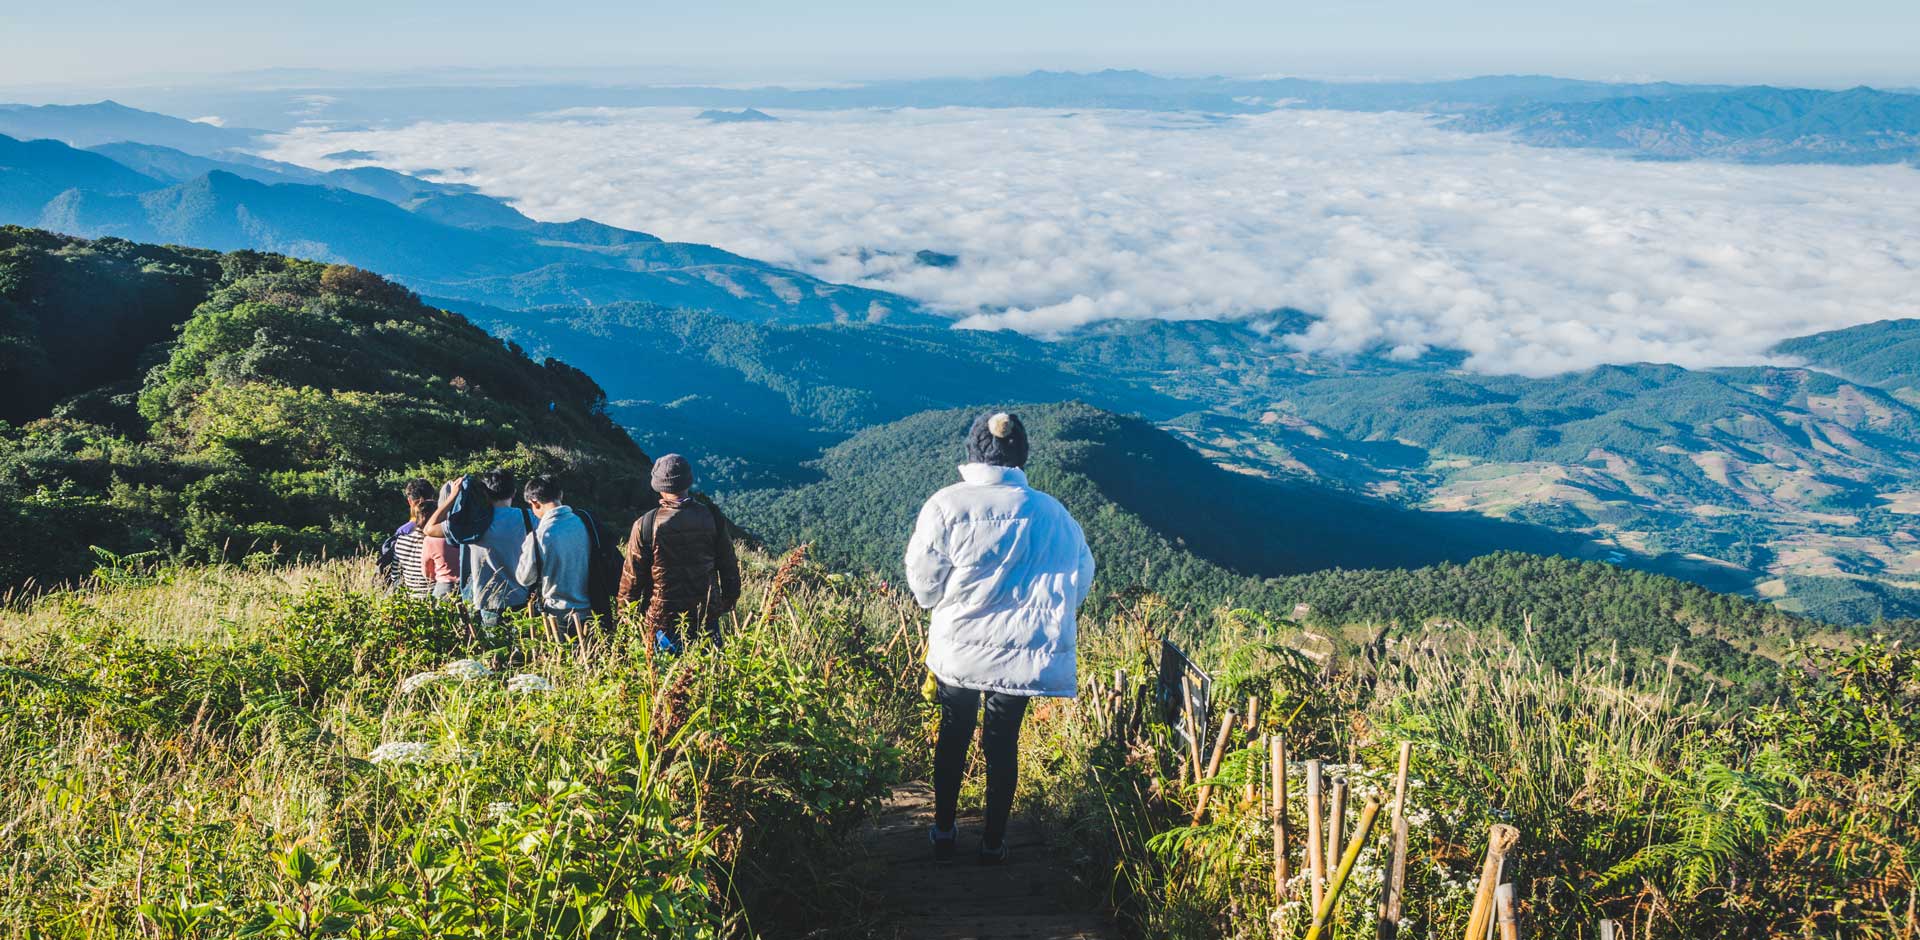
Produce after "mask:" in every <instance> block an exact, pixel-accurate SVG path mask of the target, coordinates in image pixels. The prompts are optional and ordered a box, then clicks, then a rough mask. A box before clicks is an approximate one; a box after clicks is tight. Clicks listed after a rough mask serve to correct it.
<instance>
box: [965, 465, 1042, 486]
mask: <svg viewBox="0 0 1920 940" xmlns="http://www.w3.org/2000/svg"><path fill="white" fill-rule="evenodd" d="M960 479H962V480H965V481H967V482H968V483H973V484H976V485H979V486H1026V485H1027V472H1026V471H1025V470H1022V469H1020V468H1019V467H996V466H994V465H993V464H990V463H963V464H961V465H960Z"/></svg>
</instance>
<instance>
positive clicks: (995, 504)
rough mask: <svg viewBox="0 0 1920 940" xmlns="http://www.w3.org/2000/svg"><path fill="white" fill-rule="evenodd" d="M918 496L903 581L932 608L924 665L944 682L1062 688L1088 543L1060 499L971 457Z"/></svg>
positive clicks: (1088, 560) (1038, 690) (1089, 584)
mask: <svg viewBox="0 0 1920 940" xmlns="http://www.w3.org/2000/svg"><path fill="white" fill-rule="evenodd" d="M960 479H961V482H959V483H956V484H954V485H952V486H949V487H947V488H946V489H943V490H941V491H940V492H938V493H935V494H933V498H932V499H929V500H927V504H926V505H925V506H923V507H921V509H920V519H919V522H918V523H917V524H916V525H915V526H914V532H913V538H912V540H911V541H909V542H908V543H907V583H908V584H909V585H910V586H911V587H912V588H913V596H914V599H915V600H917V601H919V602H920V606H922V607H925V608H928V609H930V610H932V611H933V627H932V632H931V635H930V636H929V638H928V644H927V669H928V670H930V671H931V672H932V673H933V674H934V675H935V676H938V677H939V678H940V680H941V681H943V682H945V683H947V684H948V685H954V686H959V687H961V688H966V689H978V690H980V691H983V692H1005V693H1008V694H1011V695H1050V696H1060V697H1064V698H1071V697H1072V696H1073V694H1074V691H1075V689H1076V688H1077V686H1078V679H1077V676H1076V672H1075V666H1076V662H1075V660H1076V655H1077V649H1076V643H1077V639H1078V633H1077V628H1076V623H1075V615H1076V612H1077V611H1078V610H1079V608H1080V604H1081V603H1082V602H1084V601H1085V600H1086V599H1087V594H1088V592H1090V591H1091V590H1092V589H1093V552H1092V551H1091V550H1089V549H1088V548H1087V539H1086V536H1085V535H1084V534H1083V533H1082V532H1081V531H1080V524H1079V523H1078V522H1075V521H1074V519H1073V516H1071V515H1069V514H1068V513H1067V509H1066V507H1065V506H1062V505H1060V501H1059V500H1057V499H1054V498H1053V497H1051V496H1048V495H1047V494H1045V493H1042V492H1040V491H1039V490H1036V489H1033V488H1032V487H1030V486H1028V485H1027V475H1026V473H1024V472H1022V471H1021V470H1019V469H1018V468H1014V467H996V466H991V465H988V464H978V463H972V464H967V465H965V466H962V467H961V468H960Z"/></svg>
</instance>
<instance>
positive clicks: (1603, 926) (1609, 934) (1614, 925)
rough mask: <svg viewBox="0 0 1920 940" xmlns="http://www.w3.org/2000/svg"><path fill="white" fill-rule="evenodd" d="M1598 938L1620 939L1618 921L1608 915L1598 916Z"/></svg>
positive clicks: (1607, 939) (1605, 939) (1602, 939)
mask: <svg viewBox="0 0 1920 940" xmlns="http://www.w3.org/2000/svg"><path fill="white" fill-rule="evenodd" d="M1600 940H1620V922H1619V921H1617V920H1614V919H1612V918H1610V917H1602V918H1600Z"/></svg>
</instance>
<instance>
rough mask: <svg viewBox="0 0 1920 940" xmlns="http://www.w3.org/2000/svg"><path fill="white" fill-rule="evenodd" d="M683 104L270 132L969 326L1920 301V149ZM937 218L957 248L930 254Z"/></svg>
mask: <svg viewBox="0 0 1920 940" xmlns="http://www.w3.org/2000/svg"><path fill="white" fill-rule="evenodd" d="M692 114H693V112H692V111H690V110H686V109H673V108H657V109H637V110H618V111H601V110H592V111H585V110H583V111H573V112H565V113H563V114H559V115H554V116H550V117H548V118H545V119H541V120H534V121H526V122H518V123H474V124H421V125H414V126H411V127H405V128H399V129H391V130H377V131H337V132H336V131H323V130H318V129H314V130H303V131H298V132H295V133H293V134H290V135H287V136H284V137H281V138H279V139H278V144H277V147H276V149H275V151H274V152H273V153H271V154H270V156H274V157H276V158H279V159H285V160H292V161H294V162H299V163H305V164H309V165H314V166H322V165H326V163H327V162H326V161H325V160H324V159H323V158H322V155H323V154H326V153H330V152H334V151H340V150H374V151H378V152H379V153H380V154H381V155H382V158H383V162H384V163H385V164H386V165H388V166H392V167H394V168H396V169H402V170H416V171H417V170H422V169H428V168H433V169H438V170H441V171H442V173H443V175H442V177H441V178H443V179H447V180H451V181H458V182H466V183H472V184H474V185H477V186H479V187H480V188H481V189H482V190H483V191H485V192H488V193H490V194H493V195H497V196H503V197H507V198H510V199H512V200H514V201H515V203H516V205H518V206H519V208H520V209H521V210H522V211H524V212H526V213H527V214H528V215H531V216H533V217H535V218H539V219H548V220H566V219H572V218H576V217H580V216H586V217H590V218H594V219H599V220H601V221H604V222H609V223H613V224H616V225H622V226H626V227H630V228H637V229H641V230H643V231H648V232H652V233H654V234H656V235H659V236H661V237H663V238H667V239H670V240H676V241H695V242H707V243H711V244H715V245H719V246H721V247H723V248H727V249H729V250H732V251H736V252H739V253H741V254H745V255H749V256H753V257H758V258H764V259H766V260H769V261H773V262H776V263H779V264H784V265H790V266H793V267H797V268H800V269H802V270H805V271H807V272H809V273H812V274H815V275H818V276H820V277H824V278H828V279H831V280H837V281H845V282H851V283H858V284H862V285H865V286H870V287H877V288H882V289H886V290H892V291H897V292H899V293H902V294H906V295H909V296H912V297H915V298H918V299H921V300H923V301H926V302H927V303H929V304H931V305H933V306H934V307H936V308H938V309H941V310H945V311H947V312H950V313H952V314H954V315H955V316H958V317H962V318H964V319H963V323H964V324H965V325H969V326H994V327H1012V328H1015V329H1019V330H1023V331H1027V332H1033V333H1039V334H1047V333H1050V332H1054V331H1058V330H1061V329H1065V328H1068V327H1071V326H1073V325H1075V324H1079V323H1083V322H1086V321H1088V320H1093V319H1099V318H1105V317H1167V318H1189V317H1215V318H1233V317H1244V316H1250V315H1255V314H1258V313H1262V312H1265V311H1268V310H1272V309H1275V308H1278V307H1296V308H1299V309H1302V310H1305V311H1308V312H1310V313H1314V314H1317V315H1320V316H1322V317H1323V318H1324V319H1323V320H1322V321H1321V322H1320V323H1319V324H1318V325H1316V326H1315V327H1314V328H1313V329H1312V331H1311V332H1309V333H1308V334H1307V335H1306V336H1305V337H1303V338H1302V340H1301V342H1302V343H1303V345H1305V346H1307V347H1309V348H1313V349H1317V350H1325V351H1356V350H1363V349H1387V350H1394V349H1398V350H1400V351H1401V352H1402V353H1413V352H1417V351H1418V350H1419V349H1422V348H1426V347H1444V348H1451V349H1460V350H1465V351H1466V352H1468V353H1469V354H1471V360H1470V363H1469V364H1470V366H1471V367H1473V368H1476V369H1480V370H1484V371H1512V372H1520V373H1525V374H1532V375H1541V374H1550V373H1554V372H1559V371H1564V370H1568V369H1577V368H1583V367H1588V366H1592V365H1596V364H1600V363H1609V362H1635V361H1661V362H1675V363H1679V364H1682V365H1687V366H1695V367H1698V366H1711V365H1727V364H1739V363H1752V362H1757V361H1761V360H1762V359H1763V358H1764V353H1765V351H1766V350H1767V349H1768V348H1769V347H1770V346H1771V345H1772V344H1774V343H1775V342H1777V341H1779V340H1780V339H1783V338H1786V337H1789V336H1796V335H1801V334H1805V333H1810V332H1815V331H1818V330H1822V329H1830V328H1834V327H1839V326H1847V325H1851V324H1856V323H1863V322H1867V321H1871V320H1876V319H1882V318H1887V317H1913V316H1920V173H1916V172H1915V171H1914V170H1913V169H1910V168H1904V167H1874V168H1856V167H1746V166H1733V165H1726V164H1714V163H1653V162H1634V161H1630V160H1625V159H1619V158H1615V157H1611V156H1607V155H1603V154H1595V153H1589V152H1582V151H1572V150H1541V149H1534V148H1528V147H1522V146H1519V145H1516V144H1512V143H1509V142H1507V141H1505V140H1503V139H1501V138H1498V137H1491V136H1470V135H1462V134H1455V133H1451V132H1447V131H1442V130H1438V129H1435V128H1434V127H1432V126H1431V125H1430V124H1429V122H1428V121H1427V120H1426V119H1425V118H1422V117H1418V116H1414V115H1405V114H1354V113H1340V112H1319V111H1280V112H1276V113H1273V114H1268V115H1261V116H1255V117H1245V118H1233V119H1230V120H1227V121H1224V122H1220V123H1210V122H1208V121H1205V120H1202V119H1199V118H1188V117H1181V116H1153V115H1141V114H1133V113H1121V112H1086V113H1081V114H1077V115H1064V114H1060V113H1056V112H1042V111H1006V110H971V109H942V110H930V111H893V112H882V111H849V112H830V113H819V112H779V117H780V118H781V121H780V122H779V123H763V124H708V123H705V122H700V121H695V120H692ZM920 249H932V250H934V251H939V252H946V253H951V254H955V255H958V256H959V257H960V258H961V263H960V264H959V265H958V266H955V267H952V268H936V267H928V266H924V265H919V264H914V263H912V262H911V260H910V258H911V255H912V253H913V252H915V251H918V250H920Z"/></svg>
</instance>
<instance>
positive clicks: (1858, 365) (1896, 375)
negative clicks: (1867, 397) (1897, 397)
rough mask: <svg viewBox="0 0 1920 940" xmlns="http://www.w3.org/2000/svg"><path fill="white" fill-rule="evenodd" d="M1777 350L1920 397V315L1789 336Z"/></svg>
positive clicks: (1910, 398)
mask: <svg viewBox="0 0 1920 940" xmlns="http://www.w3.org/2000/svg"><path fill="white" fill-rule="evenodd" d="M1774 351H1775V352H1777V353H1780V354H1782V355H1787V356H1798V357H1800V358H1802V359H1805V360H1806V361H1807V362H1808V363H1810V364H1812V365H1813V367H1814V368H1817V369H1824V370H1826V371H1828V372H1832V373H1834V374H1836V375H1844V376H1846V377H1847V378H1850V379H1852V380H1854V381H1856V382H1867V383H1871V384H1873V385H1878V386H1880V387H1881V388H1884V389H1888V390H1890V391H1892V392H1894V393H1895V394H1901V395H1903V397H1905V398H1906V399H1907V400H1908V401H1914V402H1920V320H1881V321H1878V322H1876V323H1866V324H1862V325H1860V326H1856V327H1850V328H1848V329H1844V330H1833V331H1831V332H1827V333H1816V334H1814V335H1812V336H1802V337H1799V338H1796V339H1790V340H1787V341H1786V342H1784V343H1781V344H1780V345H1779V346H1777V347H1775V349H1774Z"/></svg>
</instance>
